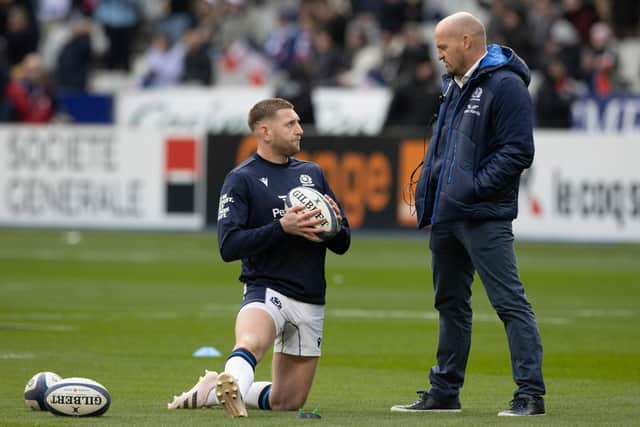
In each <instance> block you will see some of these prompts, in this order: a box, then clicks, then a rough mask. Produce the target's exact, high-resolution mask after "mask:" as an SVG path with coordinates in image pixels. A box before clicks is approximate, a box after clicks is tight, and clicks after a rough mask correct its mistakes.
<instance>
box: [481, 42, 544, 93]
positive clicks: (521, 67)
mask: <svg viewBox="0 0 640 427" xmlns="http://www.w3.org/2000/svg"><path fill="white" fill-rule="evenodd" d="M499 68H504V69H507V70H510V71H513V72H514V73H516V74H517V75H518V76H520V78H521V79H522V81H523V82H524V84H525V85H526V86H529V82H530V81H531V72H530V71H529V66H528V65H527V63H526V62H524V60H523V59H522V58H520V57H519V56H518V55H516V53H515V52H514V51H513V50H512V49H510V48H508V47H506V46H499V45H497V44H490V45H488V46H487V54H486V55H485V57H484V58H482V61H480V65H479V66H478V69H477V70H476V72H475V74H476V76H479V75H481V74H483V73H488V72H491V71H493V70H496V69H499Z"/></svg>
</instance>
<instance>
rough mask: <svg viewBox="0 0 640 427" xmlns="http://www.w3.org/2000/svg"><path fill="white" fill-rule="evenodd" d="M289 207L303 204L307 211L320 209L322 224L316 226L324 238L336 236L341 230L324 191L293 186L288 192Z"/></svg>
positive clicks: (287, 201)
mask: <svg viewBox="0 0 640 427" xmlns="http://www.w3.org/2000/svg"><path fill="white" fill-rule="evenodd" d="M285 204H286V206H287V208H291V207H293V206H297V205H301V206H304V208H305V210H306V211H312V210H314V209H319V210H320V212H318V215H317V216H316V218H318V219H320V218H321V219H322V220H323V221H322V222H321V223H320V224H317V225H316V226H315V228H317V229H318V232H317V233H316V234H317V235H318V236H319V237H320V238H321V239H322V240H328V239H330V238H332V237H333V236H335V235H336V234H337V233H338V231H340V224H339V223H338V219H337V218H336V213H335V212H334V211H333V208H332V207H331V205H330V204H329V202H327V200H326V199H325V198H324V196H323V195H322V193H320V192H319V191H317V190H314V189H313V188H310V187H302V186H300V187H295V188H292V189H291V190H290V191H289V193H288V194H287V198H286V199H285Z"/></svg>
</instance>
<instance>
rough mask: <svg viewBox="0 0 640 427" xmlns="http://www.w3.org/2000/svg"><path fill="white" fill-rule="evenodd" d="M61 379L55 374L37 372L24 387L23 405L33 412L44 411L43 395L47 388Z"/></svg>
mask: <svg viewBox="0 0 640 427" xmlns="http://www.w3.org/2000/svg"><path fill="white" fill-rule="evenodd" d="M61 379H62V377H60V375H58V374H56V373H55V372H48V371H45V372H38V373H37V374H35V375H34V376H32V377H31V379H30V380H29V381H28V382H27V385H26V386H25V387H24V403H25V405H27V407H28V408H31V409H33V410H34V411H46V410H47V408H46V406H45V404H44V394H45V393H46V392H47V390H48V389H49V387H51V386H52V385H54V384H55V383H57V382H58V381H60V380H61Z"/></svg>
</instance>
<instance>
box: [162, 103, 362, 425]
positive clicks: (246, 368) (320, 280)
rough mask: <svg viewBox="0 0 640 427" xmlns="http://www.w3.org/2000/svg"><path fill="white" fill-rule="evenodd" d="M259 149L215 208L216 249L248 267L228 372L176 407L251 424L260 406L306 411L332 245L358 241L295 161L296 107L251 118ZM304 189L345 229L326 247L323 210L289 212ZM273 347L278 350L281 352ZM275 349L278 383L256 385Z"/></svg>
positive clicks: (317, 177) (255, 112)
mask: <svg viewBox="0 0 640 427" xmlns="http://www.w3.org/2000/svg"><path fill="white" fill-rule="evenodd" d="M249 127H250V128H251V131H252V132H253V134H254V135H255V137H256V139H257V141H258V150H257V152H256V153H255V154H253V155H252V156H251V157H250V158H249V159H248V160H246V161H245V162H243V163H242V164H240V165H239V166H238V167H236V168H235V169H233V170H232V171H231V172H229V174H228V175H227V177H226V178H225V181H224V184H223V185H222V190H221V193H220V194H221V195H220V205H219V210H218V245H219V247H220V253H221V255H222V259H223V260H225V261H234V260H238V259H240V260H242V272H241V274H240V281H242V282H243V283H244V285H245V291H244V298H243V301H242V305H241V308H240V311H239V313H238V316H237V318H236V325H235V336H236V340H235V345H234V350H233V351H232V352H231V355H230V356H229V358H228V359H227V362H226V364H225V367H224V372H222V373H220V374H217V373H216V372H209V371H207V372H206V373H205V375H204V377H201V378H200V381H199V382H198V383H197V384H196V385H195V386H194V387H193V388H192V389H191V390H189V391H187V392H185V393H183V394H182V395H180V396H179V397H176V398H174V400H173V402H171V403H169V404H168V407H169V409H179V408H190V409H191V408H202V407H206V406H212V405H215V404H221V405H222V406H223V407H224V411H225V414H226V415H228V416H232V417H246V416H247V410H246V407H245V402H246V404H248V405H250V406H252V407H255V408H260V409H273V410H285V411H286V410H295V409H299V408H302V406H303V405H304V403H305V401H306V400H307V396H308V395H309V390H310V389H311V383H312V382H313V377H314V374H315V372H316V367H317V366H318V358H319V357H320V347H321V343H322V327H323V320H324V304H325V291H326V282H325V274H324V273H325V272H324V266H325V255H326V250H327V248H328V249H329V250H331V251H333V252H335V253H337V254H344V253H345V252H346V251H347V249H348V248H349V245H350V242H351V234H350V231H349V225H348V222H347V219H346V217H345V214H344V212H343V211H342V210H341V208H340V207H339V206H338V205H337V203H336V202H335V201H334V200H335V196H334V194H333V191H331V188H329V184H328V183H327V181H326V179H325V177H324V174H323V173H322V170H321V169H320V167H319V166H318V165H317V164H315V163H311V162H306V161H301V160H297V159H295V158H294V157H291V156H293V155H294V154H296V153H298V152H299V151H300V138H301V137H302V127H301V126H300V118H299V117H298V114H297V113H296V112H295V111H294V110H293V105H292V104H291V103H289V102H288V101H286V100H284V99H280V98H273V99H266V100H264V101H260V102H258V103H257V104H256V105H255V106H254V107H253V108H252V109H251V111H250V112H249ZM300 185H304V186H308V187H312V188H315V189H316V190H318V191H320V192H321V193H323V194H325V198H326V199H327V200H328V201H329V203H330V204H331V206H332V207H333V210H334V211H335V214H336V217H337V219H338V222H339V223H341V229H340V231H339V232H338V234H337V235H335V236H334V237H333V238H332V239H330V240H328V241H322V240H321V239H320V238H319V237H318V235H317V234H316V233H315V232H317V229H315V228H314V226H315V225H317V224H319V223H320V222H321V221H322V219H315V218H314V216H315V215H316V214H317V213H318V212H319V210H313V211H309V212H305V211H303V207H302V206H294V207H292V208H290V209H288V210H285V209H284V198H285V196H286V195H287V193H288V192H289V190H291V189H292V188H294V187H297V186H300ZM274 343H275V345H274ZM272 345H274V354H273V363H272V372H271V374H272V381H273V382H266V381H261V382H254V373H255V367H256V364H257V363H258V362H259V361H260V360H261V359H262V358H263V356H264V354H265V353H266V352H267V350H268V349H269V347H271V346H272Z"/></svg>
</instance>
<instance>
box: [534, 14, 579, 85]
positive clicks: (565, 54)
mask: <svg viewBox="0 0 640 427" xmlns="http://www.w3.org/2000/svg"><path fill="white" fill-rule="evenodd" d="M549 31H550V34H549V38H548V39H547V40H546V43H545V44H544V47H543V50H542V52H541V53H540V55H539V60H540V61H543V62H544V61H546V58H551V57H557V58H561V59H562V62H563V63H564V65H565V67H566V69H567V72H568V73H569V75H570V76H571V77H572V78H574V79H576V80H581V79H582V78H583V75H582V69H581V64H580V61H581V60H580V57H581V55H582V53H581V51H582V45H581V44H580V36H579V35H578V32H577V31H576V29H575V27H574V26H573V25H571V24H570V23H569V22H568V21H567V20H565V19H558V20H557V21H555V22H554V23H553V25H552V26H551V28H550V30H549Z"/></svg>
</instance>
